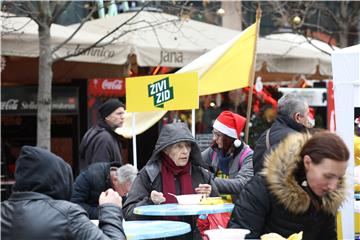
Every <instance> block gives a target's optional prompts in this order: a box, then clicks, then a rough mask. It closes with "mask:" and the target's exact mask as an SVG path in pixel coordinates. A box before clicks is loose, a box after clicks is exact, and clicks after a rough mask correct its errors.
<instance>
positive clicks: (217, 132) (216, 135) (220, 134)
mask: <svg viewBox="0 0 360 240" xmlns="http://www.w3.org/2000/svg"><path fill="white" fill-rule="evenodd" d="M212 134H213V135H214V136H215V137H216V138H220V137H223V136H224V134H222V133H221V132H219V131H217V130H213V131H212Z"/></svg>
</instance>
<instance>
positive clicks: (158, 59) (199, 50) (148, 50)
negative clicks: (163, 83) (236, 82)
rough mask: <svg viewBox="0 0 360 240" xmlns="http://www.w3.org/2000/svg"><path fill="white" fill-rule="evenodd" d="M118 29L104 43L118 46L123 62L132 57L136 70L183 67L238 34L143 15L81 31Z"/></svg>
mask: <svg viewBox="0 0 360 240" xmlns="http://www.w3.org/2000/svg"><path fill="white" fill-rule="evenodd" d="M136 14H137V15H136ZM135 15H136V16H135ZM129 20H130V21H129ZM78 25H79V24H75V25H71V26H70V27H73V28H76V27H77V26H78ZM120 25H122V26H121V27H120V28H119V29H118V30H117V31H115V32H114V33H113V34H112V35H111V36H109V37H108V38H106V39H105V40H104V42H107V41H114V44H115V45H116V46H119V50H117V51H116V54H115V55H122V56H123V57H124V59H125V58H126V59H127V57H128V55H130V54H135V55H136V58H137V64H138V65H139V66H157V65H160V66H168V67H183V66H185V65H186V64H188V63H190V62H191V61H192V60H194V59H195V58H197V57H199V56H200V55H202V54H203V53H205V52H207V51H208V50H210V49H212V48H214V47H216V46H218V45H220V44H222V43H224V42H226V41H228V40H229V39H231V38H233V37H234V36H235V35H237V34H238V33H239V32H238V31H235V30H231V29H227V28H224V27H219V26H216V25H212V24H207V23H203V22H199V21H194V20H190V19H180V18H179V17H177V16H174V15H169V14H165V13H157V12H147V11H141V12H139V13H137V12H131V13H123V14H119V15H116V16H111V17H106V18H101V19H96V20H92V21H88V22H86V23H85V24H84V25H83V27H82V29H83V30H85V31H88V32H92V33H97V34H100V35H105V34H107V33H109V32H110V31H112V30H114V29H115V28H117V27H119V26H120ZM114 39H116V40H114Z"/></svg>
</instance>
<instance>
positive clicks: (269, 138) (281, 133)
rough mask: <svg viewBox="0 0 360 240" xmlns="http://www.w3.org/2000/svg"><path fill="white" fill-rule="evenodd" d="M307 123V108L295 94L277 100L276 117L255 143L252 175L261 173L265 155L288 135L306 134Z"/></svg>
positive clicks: (304, 101)
mask: <svg viewBox="0 0 360 240" xmlns="http://www.w3.org/2000/svg"><path fill="white" fill-rule="evenodd" d="M308 123H309V106H308V104H307V102H306V100H305V99H303V98H302V97H300V96H299V95H298V94H297V93H288V94H286V95H284V96H282V97H281V98H280V99H279V100H278V109H277V117H276V119H275V121H274V123H273V124H272V125H271V127H270V128H269V129H267V130H266V131H265V132H263V133H262V134H261V136H260V137H259V139H258V140H257V142H256V145H255V149H254V155H253V166H254V174H256V173H258V172H260V171H261V169H262V167H263V163H264V159H265V155H266V154H268V153H269V152H270V150H271V149H272V148H274V147H275V146H276V145H277V144H278V143H280V141H281V140H283V139H284V138H285V137H286V136H287V135H289V134H290V133H296V132H300V133H301V132H306V131H307V127H306V126H308Z"/></svg>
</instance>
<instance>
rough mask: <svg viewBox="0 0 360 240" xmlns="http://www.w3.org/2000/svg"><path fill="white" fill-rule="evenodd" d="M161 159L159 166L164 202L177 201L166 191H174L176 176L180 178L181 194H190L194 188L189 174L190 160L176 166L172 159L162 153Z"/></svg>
mask: <svg viewBox="0 0 360 240" xmlns="http://www.w3.org/2000/svg"><path fill="white" fill-rule="evenodd" d="M162 156H163V161H162V166H161V174H162V184H163V194H164V197H165V198H166V201H165V202H164V203H177V201H176V198H175V197H174V196H171V195H169V194H168V193H173V194H177V193H176V187H175V178H176V177H178V178H179V180H180V191H181V194H192V193H194V190H193V188H192V180H191V175H190V167H191V164H190V161H188V163H187V164H186V165H185V166H183V167H179V166H176V165H175V163H174V161H173V160H172V159H171V158H170V157H169V156H168V155H167V154H165V153H164V154H162Z"/></svg>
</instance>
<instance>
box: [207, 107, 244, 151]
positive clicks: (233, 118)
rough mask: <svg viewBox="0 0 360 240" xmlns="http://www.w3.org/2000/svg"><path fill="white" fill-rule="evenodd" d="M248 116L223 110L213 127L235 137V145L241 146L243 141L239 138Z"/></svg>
mask: <svg viewBox="0 0 360 240" xmlns="http://www.w3.org/2000/svg"><path fill="white" fill-rule="evenodd" d="M245 122H246V118H244V117H242V116H240V115H239V114H236V113H233V112H230V111H223V112H222V113H220V115H219V116H218V117H217V118H216V120H215V122H214V125H213V128H214V129H216V130H218V131H219V132H221V133H223V134H225V135H226V136H229V137H231V138H235V141H234V145H235V147H240V145H241V141H240V140H239V138H240V134H241V131H242V130H243V128H244V126H245Z"/></svg>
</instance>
